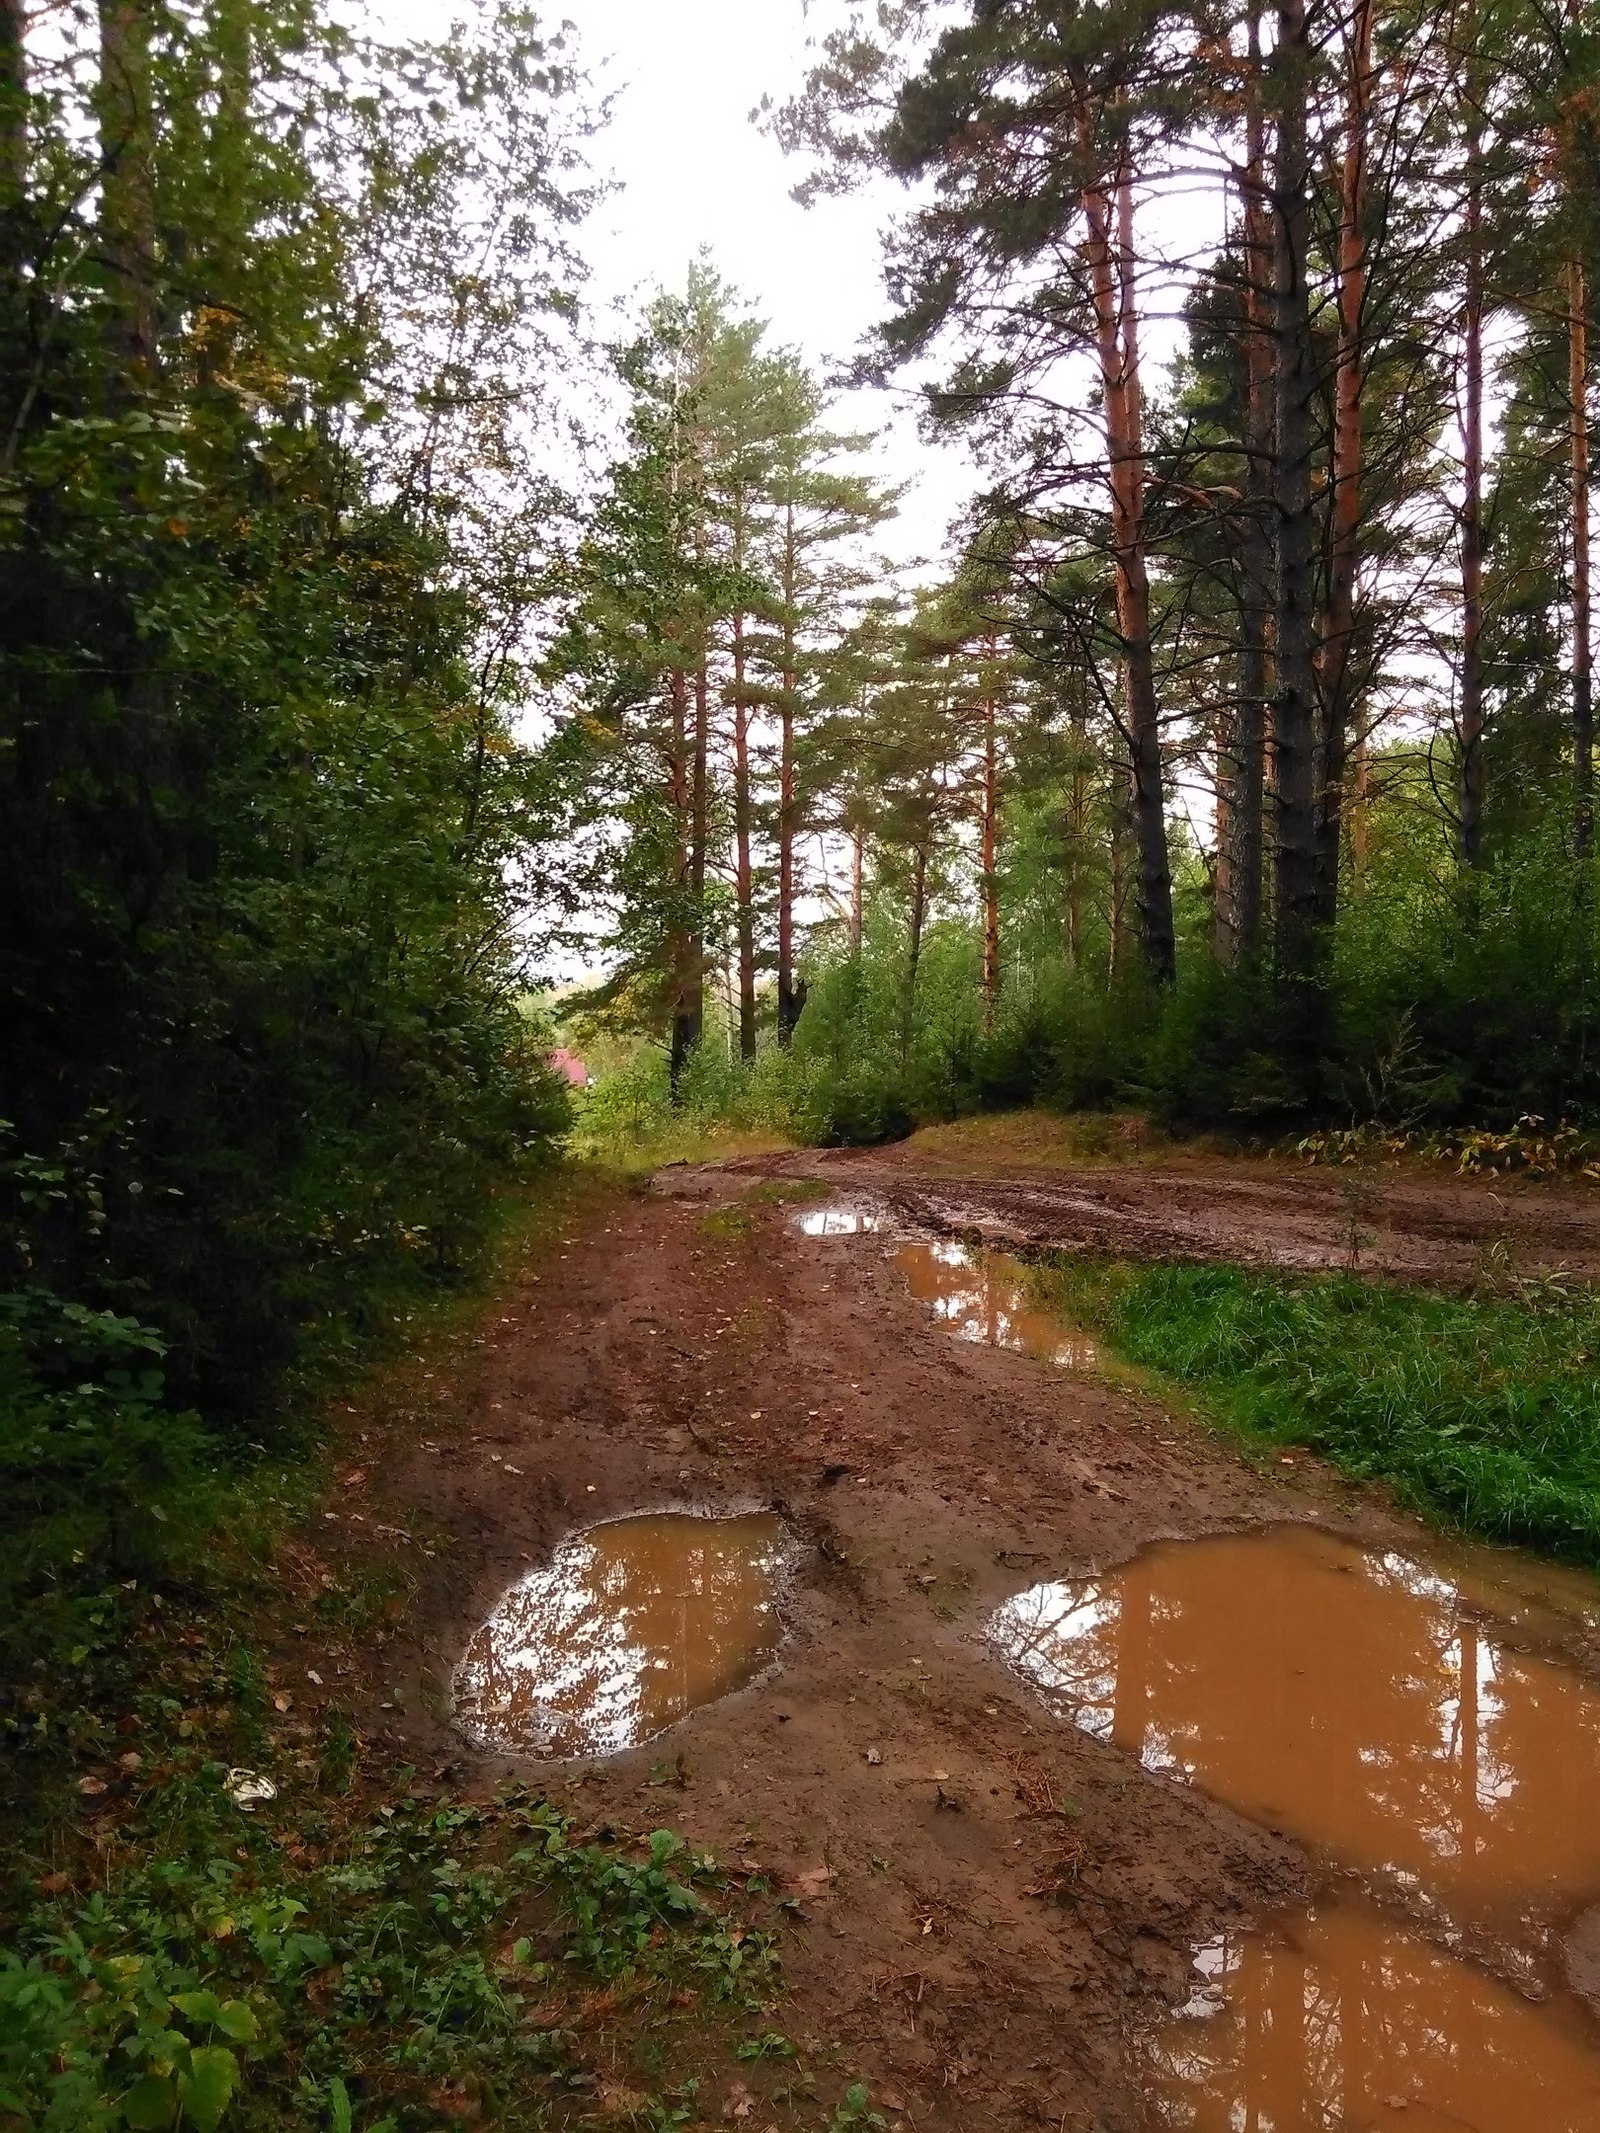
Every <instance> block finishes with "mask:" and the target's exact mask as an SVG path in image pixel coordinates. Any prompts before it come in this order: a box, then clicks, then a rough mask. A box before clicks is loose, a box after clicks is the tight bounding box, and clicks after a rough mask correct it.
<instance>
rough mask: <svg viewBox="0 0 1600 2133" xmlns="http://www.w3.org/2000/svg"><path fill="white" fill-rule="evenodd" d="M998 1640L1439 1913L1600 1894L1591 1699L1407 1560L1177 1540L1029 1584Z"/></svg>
mask: <svg viewBox="0 0 1600 2133" xmlns="http://www.w3.org/2000/svg"><path fill="white" fill-rule="evenodd" d="M991 1635H992V1637H993V1640H994V1643H995V1645H996V1647H997V1648H998V1649H999V1651H1000V1652H1001V1653H1002V1655H1003V1656H1004V1657H1005V1659H1006V1660H1007V1662H1008V1663H1009V1664H1010V1665H1011V1666H1012V1667H1014V1668H1015V1669H1016V1670H1017V1671H1018V1672H1019V1673H1021V1674H1022V1675H1024V1676H1025V1677H1026V1678H1027V1680H1028V1681H1029V1682H1031V1683H1032V1684H1033V1686H1034V1687H1035V1688H1037V1689H1039V1690H1040V1691H1041V1692H1042V1693H1043V1694H1044V1695H1045V1697H1046V1698H1047V1699H1048V1700H1049V1701H1050V1702H1051V1703H1053V1704H1055V1705H1057V1706H1058V1707H1059V1708H1060V1709H1062V1710H1063V1711H1064V1712H1065V1713H1066V1714H1067V1715H1068V1716H1070V1717H1071V1718H1072V1719H1073V1721H1074V1722H1075V1723H1076V1724H1077V1725H1079V1726H1081V1727H1083V1728H1084V1730H1085V1731H1087V1732H1090V1733H1093V1734H1096V1735H1098V1736H1099V1738H1101V1739H1103V1740H1108V1741H1112V1742H1114V1743H1115V1744H1116V1745H1117V1746H1118V1747H1120V1748H1122V1749H1123V1750H1124V1751H1125V1752H1126V1753H1128V1754H1129V1755H1133V1756H1136V1757H1137V1758H1138V1759H1139V1760H1140V1761H1141V1762H1142V1763H1143V1764H1144V1765H1145V1767H1146V1769H1149V1770H1157V1771H1162V1772H1164V1773H1166V1774H1168V1775H1169V1776H1172V1777H1176V1778H1180V1779H1183V1780H1184V1781H1186V1782H1188V1783H1192V1784H1195V1785H1198V1786H1201V1787H1202V1788H1203V1789H1204V1790H1205V1791H1207V1792H1209V1793H1211V1794H1213V1795H1214V1796H1215V1797H1217V1798H1218V1799H1222V1800H1226V1801H1227V1802H1228V1803H1229V1805H1230V1806H1233V1807H1237V1808H1238V1809H1239V1810H1240V1811H1241V1812H1242V1813H1244V1814H1247V1815H1249V1816H1250V1817H1251V1819H1252V1820H1254V1821H1257V1822H1262V1823H1265V1824H1267V1825H1268V1826H1269V1827H1271V1828H1274V1829H1281V1830H1286V1831H1288V1832H1289V1833H1290V1834H1291V1835H1293V1836H1296V1837H1298V1838H1300V1839H1302V1840H1303V1841H1304V1842H1306V1843H1307V1844H1310V1845H1312V1846H1313V1847H1315V1848H1316V1849H1317V1850H1318V1851H1320V1852H1322V1853H1323V1854H1325V1855H1326V1856H1328V1857H1329V1858H1331V1859H1333V1860H1334V1861H1336V1862H1337V1863H1338V1864H1339V1865H1341V1866H1343V1867H1345V1868H1348V1869H1351V1870H1353V1871H1355V1872H1357V1873H1360V1874H1364V1875H1369V1876H1373V1877H1376V1878H1378V1879H1380V1880H1382V1881H1383V1882H1384V1883H1386V1884H1388V1885H1392V1886H1394V1887H1397V1888H1399V1889H1402V1890H1405V1891H1407V1892H1414V1893H1415V1894H1416V1895H1418V1896H1419V1897H1421V1898H1422V1899H1424V1900H1425V1901H1426V1902H1428V1903H1430V1904H1432V1905H1436V1906H1438V1907H1439V1908H1441V1909H1442V1910H1443V1911H1444V1912H1445V1913H1446V1914H1447V1915H1449V1916H1452V1917H1484V1916H1487V1917H1491V1918H1495V1919H1499V1920H1502V1921H1504V1920H1506V1919H1515V1918H1519V1917H1521V1916H1522V1915H1524V1914H1533V1913H1548V1912H1549V1911H1550V1910H1551V1909H1552V1908H1560V1907H1561V1906H1563V1905H1565V1906H1566V1907H1567V1908H1568V1909H1576V1908H1577V1907H1578V1904H1579V1903H1580V1902H1582V1901H1584V1900H1587V1899H1589V1898H1590V1897H1592V1896H1593V1895H1594V1894H1595V1893H1596V1892H1600V1690H1597V1689H1596V1688H1594V1687H1593V1686H1591V1685H1590V1684H1589V1683H1588V1682H1586V1681H1584V1680H1583V1679H1582V1677H1581V1676H1579V1675H1577V1674H1576V1673H1574V1672H1573V1671H1572V1670H1571V1669H1570V1668H1569V1667H1566V1666H1562V1665H1560V1664H1557V1663H1555V1662H1554V1661H1552V1660H1551V1659H1548V1658H1545V1657H1542V1656H1540V1655H1539V1654H1538V1653H1536V1652H1532V1651H1527V1650H1521V1649H1513V1648H1512V1646H1511V1644H1509V1643H1508V1642H1507V1641H1506V1637H1505V1632H1504V1630H1503V1629H1501V1628H1499V1627H1497V1625H1496V1624H1495V1622H1494V1619H1493V1617H1491V1616H1488V1615H1485V1614H1483V1613H1481V1612H1480V1611H1479V1609H1478V1608H1477V1607H1474V1606H1471V1605H1469V1604H1468V1602H1467V1601H1466V1599H1465V1598H1464V1596H1463V1593H1462V1590H1461V1588H1460V1587H1459V1586H1458V1585H1456V1584H1454V1583H1453V1582H1452V1581H1451V1580H1450V1579H1448V1578H1447V1577H1445V1576H1444V1575H1443V1574H1441V1573H1440V1572H1439V1571H1438V1570H1435V1569H1433V1568H1431V1567H1429V1566H1428V1565H1426V1564H1424V1563H1422V1562H1419V1561H1416V1560H1414V1559H1413V1558H1412V1557H1410V1556H1407V1555H1402V1554H1399V1553H1398V1552H1394V1551H1388V1550H1375V1549H1367V1548H1361V1547H1358V1546H1356V1545H1355V1544H1353V1543H1352V1542H1350V1541H1347V1540H1344V1539H1341V1538H1340V1537H1339V1536H1337V1535H1335V1534H1332V1533H1326V1532H1323V1531H1322V1530H1321V1529H1320V1528H1318V1527H1314V1526H1285V1527H1275V1528H1270V1529H1268V1530H1266V1531H1264V1532H1257V1533H1248V1534H1240V1535H1224V1536H1221V1537H1219V1538H1216V1539H1211V1540H1199V1541H1180V1542H1168V1543H1164V1544H1162V1545H1160V1546H1158V1547H1154V1548H1150V1549H1148V1550H1147V1551H1146V1552H1145V1553H1144V1554H1142V1555H1139V1556H1136V1557H1135V1558H1134V1560H1133V1561H1132V1562H1130V1563H1127V1564H1124V1565H1122V1566H1121V1567H1120V1568H1118V1569H1117V1570H1114V1571H1111V1572H1109V1573H1108V1574H1107V1575H1106V1576H1104V1577H1099V1578H1085V1579H1073V1580H1068V1581H1063V1582H1060V1583H1054V1584H1044V1585H1035V1586H1033V1587H1032V1588H1031V1589H1030V1590H1028V1591H1027V1592H1023V1593H1019V1594H1018V1595H1017V1596H1016V1597H1015V1598H1014V1599H1011V1600H1008V1601H1007V1602H1006V1603H1005V1605H1004V1606H1003V1607H1001V1608H1000V1609H999V1611H998V1612H997V1614H996V1615H995V1617H994V1619H993V1622H992V1625H991ZM1519 1641H1520V1640H1519Z"/></svg>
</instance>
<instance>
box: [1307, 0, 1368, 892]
mask: <svg viewBox="0 0 1600 2133" xmlns="http://www.w3.org/2000/svg"><path fill="white" fill-rule="evenodd" d="M1374 5H1375V0H1355V11H1354V13H1353V15H1352V16H1351V21H1350V49H1349V55H1348V63H1347V70H1346V77H1345V144H1344V160H1343V163H1342V165H1341V168H1340V173H1339V238H1338V253H1337V262H1336V282H1337V294H1338V309H1339V337H1338V347H1337V351H1336V354H1335V357H1334V382H1333V466H1332V489H1333V500H1332V526H1331V537H1330V540H1329V547H1328V604H1327V611H1326V614H1325V616H1324V619H1323V630H1322V674H1321V680H1322V689H1321V702H1320V706H1319V711H1320V716H1319V722H1318V723H1319V727H1320V731H1319V733H1318V736H1317V751H1316V752H1317V764H1316V779H1317V798H1316V811H1317V820H1316V833H1317V922H1318V924H1319V925H1321V926H1331V925H1332V924H1333V921H1334V919H1335V918H1336V917H1337V915H1338V909H1339V844H1340V834H1341V817H1342V813H1343V798H1344V774H1345V757H1346V754H1347V752H1348V749H1349V739H1350V728H1351V725H1352V723H1353V720H1354V716H1355V672H1354V665H1353V662H1352V659H1351V649H1352V644H1353V641H1354V634H1355V612H1356V566H1357V564H1358V563H1359V561H1360V536H1361V480H1362V473H1363V458H1362V435H1361V402H1362V388H1363V385H1364V382H1365V356H1366V324H1365V317H1364V314H1365V311H1366V301H1367V162H1368V155H1369V149H1370V135H1371V123H1372V22H1373V13H1374Z"/></svg>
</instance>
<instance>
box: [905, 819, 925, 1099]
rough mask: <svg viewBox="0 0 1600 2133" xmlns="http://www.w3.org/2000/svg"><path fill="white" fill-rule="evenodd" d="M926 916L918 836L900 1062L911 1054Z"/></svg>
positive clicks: (922, 850)
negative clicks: (918, 973)
mask: <svg viewBox="0 0 1600 2133" xmlns="http://www.w3.org/2000/svg"><path fill="white" fill-rule="evenodd" d="M927 920H928V840H927V838H926V837H919V838H918V839H917V843H916V847H915V849H914V851H913V852H912V855H911V911H910V914H909V922H908V927H907V935H908V937H907V941H906V986H905V993H904V996H903V998H902V1001H901V1007H900V1065H901V1067H902V1068H904V1066H905V1064H906V1062H907V1060H908V1059H909V1058H910V1057H911V1036H912V1031H913V1029H914V1028H915V1026H916V1019H917V971H918V969H919V968H920V966H921V963H922V932H923V928H924V926H925V925H926V924H927Z"/></svg>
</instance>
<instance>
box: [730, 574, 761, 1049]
mask: <svg viewBox="0 0 1600 2133" xmlns="http://www.w3.org/2000/svg"><path fill="white" fill-rule="evenodd" d="M735 567H740V566H739V565H738V564H736V566H735ZM744 670H745V647H744V617H743V615H735V616H734V618H733V896H734V906H735V910H736V913H737V922H738V932H739V1055H740V1057H741V1058H743V1059H754V1057H755V1056H756V914H755V876H754V871H753V869H752V867H751V863H750V827H751V809H750V707H749V704H748V703H747V701H746V699H745V685H744V681H745V673H744Z"/></svg>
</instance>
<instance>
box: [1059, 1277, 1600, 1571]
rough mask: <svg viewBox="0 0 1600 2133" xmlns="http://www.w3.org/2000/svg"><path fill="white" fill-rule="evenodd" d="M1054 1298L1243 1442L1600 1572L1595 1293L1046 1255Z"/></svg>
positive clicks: (1599, 1373) (1598, 1308)
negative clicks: (1296, 1455)
mask: <svg viewBox="0 0 1600 2133" xmlns="http://www.w3.org/2000/svg"><path fill="white" fill-rule="evenodd" d="M1038 1279H1039V1283H1040V1286H1041V1290H1042V1292H1043V1295H1044V1298H1045V1300H1046V1301H1047V1302H1048V1304H1049V1305H1050V1306H1051V1307H1052V1308H1053V1309H1056V1310H1058V1311H1060V1312H1061V1313H1062V1314H1063V1315H1064V1316H1066V1317H1069V1318H1073V1319H1076V1320H1078V1321H1080V1322H1082V1323H1084V1324H1086V1325H1089V1326H1092V1327H1093V1328H1094V1329H1095V1330H1096V1331H1097V1332H1098V1333H1099V1334H1100V1335H1101V1337H1102V1338H1103V1339H1105V1340H1106V1341H1107V1342H1108V1343H1109V1345H1110V1346H1111V1347H1112V1348H1113V1349H1114V1350H1115V1351H1116V1352H1118V1353H1120V1354H1121V1355H1122V1356H1124V1357H1125V1358H1126V1359H1128V1360H1129V1361H1131V1362H1134V1363H1137V1364H1140V1365H1142V1366H1143V1367H1145V1368H1147V1369H1151V1370H1155V1371H1159V1372H1161V1373H1162V1374H1163V1375H1165V1376H1166V1377H1168V1378H1171V1379H1173V1380H1176V1381H1177V1382H1178V1383H1179V1384H1181V1385H1183V1386H1186V1387H1189V1388H1192V1389H1193V1390H1194V1391H1196V1392H1198V1393H1199V1395H1200V1396H1201V1399H1202V1401H1203V1404H1204V1405H1205V1407H1206V1408H1207V1410H1208V1411H1210V1412H1211V1413H1213V1414H1214V1415H1215V1416H1216V1417H1217V1418H1218V1419H1219V1420H1221V1421H1223V1422H1225V1423H1227V1424H1229V1425H1231V1426H1232V1427H1234V1428H1235V1429H1237V1430H1239V1431H1241V1432H1242V1433H1243V1434H1244V1435H1245V1436H1246V1437H1248V1438H1252V1439H1254V1440H1256V1441H1258V1442H1262V1443H1271V1444H1301V1445H1306V1446H1308V1447H1310V1448H1311V1449H1313V1450H1315V1451H1318V1452H1321V1453H1324V1454H1325V1455H1326V1456H1327V1457H1328V1458H1330V1459H1332V1460H1333V1461H1334V1462H1335V1463H1336V1464H1337V1465H1338V1466H1340V1467H1342V1468H1343V1469H1344V1470H1345V1472H1347V1473H1350V1474H1355V1475H1360V1476H1363V1477H1370V1478H1372V1479H1382V1480H1386V1481H1390V1482H1392V1483H1394V1485H1395V1486H1396V1488H1397V1490H1398V1491H1399V1493H1400V1495H1401V1496H1402V1497H1403V1498H1404V1499H1405V1500H1406V1501H1407V1502H1408V1503H1410V1504H1411V1505H1413V1506H1414V1507H1415V1508H1417V1509H1419V1510H1421V1511H1424V1512H1426V1513H1430V1514H1432V1515H1434V1516H1435V1517H1439V1518H1442V1519H1445V1520H1447V1521H1449V1522H1452V1523H1454V1524H1457V1525H1459V1526H1462V1527H1464V1528H1466V1529H1467V1530H1469V1531H1472V1532H1476V1533H1482V1534H1485V1535H1488V1536H1490V1537H1492V1538H1496V1539H1501V1540H1517V1541H1525V1542H1528V1543H1531V1544H1532V1545H1534V1546H1537V1547H1541V1548H1545V1549H1548V1550H1550V1551H1552V1552H1554V1553H1559V1554H1562V1555H1566V1556H1569V1557H1572V1558H1574V1559H1576V1560H1578V1561H1581V1562H1585V1563H1589V1564H1591V1565H1594V1566H1596V1567H1600V1299H1597V1297H1596V1295H1595V1293H1594V1292H1593V1291H1592V1290H1589V1289H1587V1288H1583V1287H1580V1286H1577V1285H1569V1284H1566V1283H1564V1282H1562V1281H1560V1280H1558V1279H1547V1280H1544V1281H1530V1282H1521V1283H1516V1284H1513V1285H1511V1286H1509V1287H1507V1286H1505V1285H1504V1284H1501V1285H1500V1286H1499V1287H1498V1289H1493V1288H1486V1289H1485V1290H1484V1292H1482V1293H1479V1294H1475V1295H1468V1296H1441V1295H1435V1294H1430V1293H1428V1292H1426V1291H1424V1290H1420V1289H1413V1288H1404V1287H1400V1286H1397V1285H1394V1284H1388V1283H1381V1282H1368V1281H1361V1280H1358V1279H1356V1278H1355V1277H1354V1276H1353V1275H1307V1276H1296V1277H1289V1276H1284V1275H1273V1274H1260V1273H1251V1272H1246V1271H1243V1270H1242V1269H1239V1268H1233V1267H1191V1266H1157V1267H1136V1266H1131V1265H1127V1264H1122V1263H1116V1262H1109V1263H1108V1262H1085V1261H1080V1260H1067V1259H1065V1258H1059V1257H1052V1258H1050V1259H1049V1261H1048V1262H1047V1263H1046V1264H1045V1265H1044V1266H1042V1267H1041V1268H1040V1270H1039V1275H1038Z"/></svg>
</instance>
